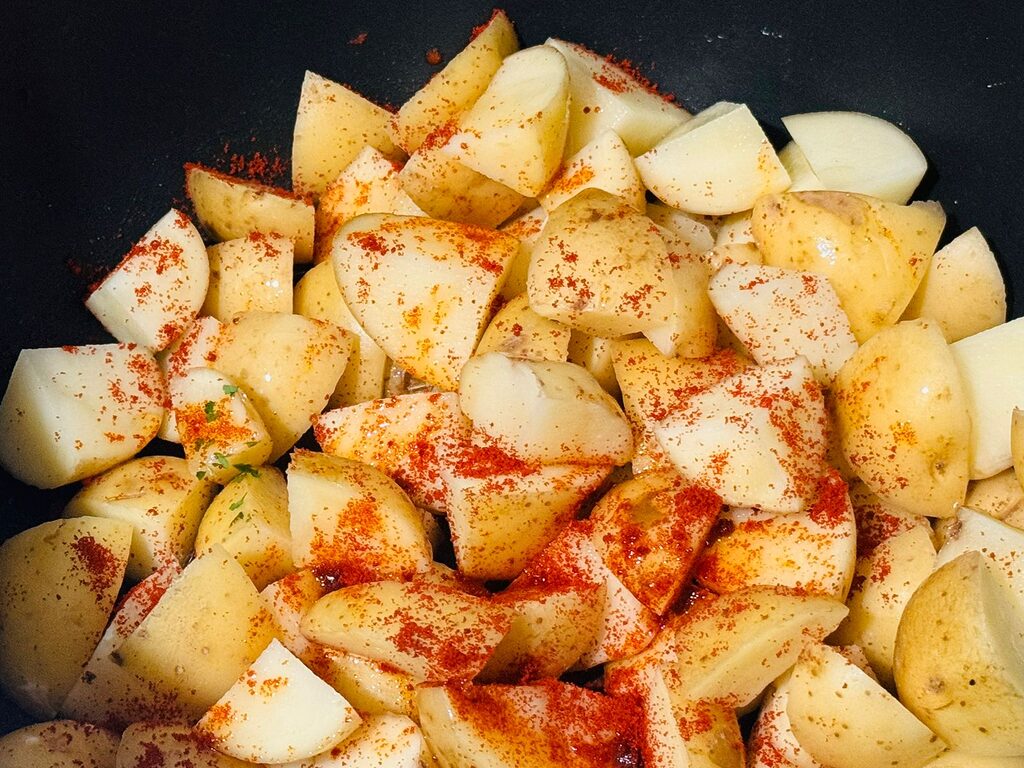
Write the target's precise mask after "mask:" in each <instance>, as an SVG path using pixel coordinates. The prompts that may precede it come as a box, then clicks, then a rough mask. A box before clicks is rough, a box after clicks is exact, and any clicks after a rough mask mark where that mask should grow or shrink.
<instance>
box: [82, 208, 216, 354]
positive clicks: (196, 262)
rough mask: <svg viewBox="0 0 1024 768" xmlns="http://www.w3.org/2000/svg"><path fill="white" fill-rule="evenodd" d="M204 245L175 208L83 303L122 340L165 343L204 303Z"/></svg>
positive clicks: (150, 344) (157, 345) (157, 346)
mask: <svg viewBox="0 0 1024 768" xmlns="http://www.w3.org/2000/svg"><path fill="white" fill-rule="evenodd" d="M205 250H206V248H205V246H204V245H203V238H202V237H201V236H200V235H199V232H198V231H197V230H196V228H195V227H194V226H193V225H192V222H191V221H189V218H188V216H186V215H185V214H183V213H182V212H181V211H177V210H174V209H173V208H172V209H171V210H170V212H169V213H167V214H166V215H164V216H163V217H162V218H161V219H160V220H159V221H157V223H156V224H154V225H153V226H152V227H151V228H150V230H149V231H148V232H146V234H145V235H143V237H142V239H141V240H139V242H137V243H136V244H135V245H134V246H133V247H132V249H131V250H130V251H129V252H128V254H127V255H126V256H125V257H124V259H123V260H122V261H121V263H120V264H118V265H117V266H116V267H115V268H114V270H113V271H112V272H111V273H110V274H109V275H107V276H106V277H105V278H104V279H103V281H102V282H101V283H100V284H99V285H98V286H97V287H96V288H95V289H94V290H93V291H92V293H90V294H89V298H87V299H86V300H85V306H86V307H88V308H89V311H90V312H92V313H93V314H94V315H96V317H97V319H98V320H99V321H100V322H101V323H103V327H104V328H106V329H107V330H108V331H110V333H111V334H112V335H113V336H114V338H115V339H117V340H118V341H122V342H131V343H134V344H140V345H141V346H144V347H148V348H149V349H151V350H153V351H154V352H156V351H159V350H161V349H164V348H166V347H167V345H169V344H170V343H171V342H172V341H174V340H175V339H176V338H178V336H180V335H181V334H182V332H183V331H184V330H185V329H186V328H187V327H188V325H189V324H190V323H191V322H192V320H194V319H195V316H196V315H197V314H198V312H199V309H200V308H201V307H202V306H203V297H204V296H205V295H206V289H207V285H208V283H209V279H210V265H209V262H208V261H207V259H206V253H205Z"/></svg>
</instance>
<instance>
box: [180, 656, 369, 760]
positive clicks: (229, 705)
mask: <svg viewBox="0 0 1024 768" xmlns="http://www.w3.org/2000/svg"><path fill="white" fill-rule="evenodd" d="M360 721H361V718H360V717H359V714H358V713H357V712H356V711H355V709H353V707H352V705H351V704H349V703H348V702H347V701H345V699H344V697H343V696H342V695H341V694H339V693H338V692H337V691H335V690H334V689H333V688H331V686H329V685H328V684H327V683H325V682H324V681H323V680H321V679H320V678H319V677H317V676H316V675H315V674H313V673H312V672H311V671H310V670H309V669H307V668H306V666H305V665H304V664H303V663H302V662H301V661H299V659H297V658H296V657H295V656H294V654H292V653H291V652H290V651H289V650H288V649H287V648H285V647H284V646H283V645H281V643H280V641H278V640H277V639H274V640H271V641H270V644H269V645H268V646H267V647H266V649H265V650H264V651H263V652H262V653H261V654H260V655H259V657H258V658H257V659H256V660H255V661H253V663H252V664H251V665H250V666H249V668H248V669H247V670H246V671H245V673H244V674H243V675H242V676H241V677H240V678H239V679H238V680H237V681H236V682H235V684H234V685H232V686H231V687H230V688H229V689H228V690H227V691H226V692H225V694H224V695H223V696H221V698H220V699H219V700H218V701H217V703H216V704H214V705H213V706H212V707H210V709H209V710H207V712H206V714H204V715H203V716H202V718H201V719H200V720H199V722H198V723H197V724H196V730H197V731H198V732H199V733H200V734H201V735H202V736H204V737H206V738H208V739H210V741H211V742H212V743H213V745H214V747H215V748H216V749H217V750H218V751H219V752H223V753H225V754H227V755H230V756H231V757H235V758H237V759H239V760H245V761H247V762H250V763H285V762H290V761H293V760H303V759H305V758H309V757H313V756H314V755H317V754H319V753H321V752H323V751H324V750H327V749H330V748H331V747H333V746H334V745H335V744H337V743H338V742H340V741H341V740H342V739H344V738H345V737H346V736H348V735H349V734H351V733H352V732H353V731H355V730H356V728H358V727H359V723H360Z"/></svg>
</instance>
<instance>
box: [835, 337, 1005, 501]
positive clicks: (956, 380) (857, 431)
mask: <svg viewBox="0 0 1024 768" xmlns="http://www.w3.org/2000/svg"><path fill="white" fill-rule="evenodd" d="M950 349H951V347H950V346H949V345H947V344H946V340H945V338H944V337H943V335H942V331H941V330H939V328H938V326H937V325H934V324H933V323H930V322H929V321H927V320H908V321H906V322H902V323H899V324H898V325H894V326H890V327H888V328H884V329H883V330H881V331H879V332H878V333H876V334H875V335H874V336H872V337H871V338H870V339H868V340H867V342H865V343H864V345H863V346H861V347H860V349H859V350H857V352H856V353H854V355H853V356H852V357H851V358H850V359H849V360H848V361H847V362H846V364H845V365H844V366H843V368H842V369H841V370H840V371H839V375H838V376H836V379H835V382H834V384H833V387H832V393H833V398H834V407H833V412H834V414H835V424H836V432H837V433H838V437H839V443H840V446H841V448H842V452H843V455H844V456H845V458H846V460H847V461H848V462H849V463H850V466H851V467H852V469H853V470H854V471H855V472H856V473H857V475H858V477H860V479H861V480H863V481H864V483H865V485H867V486H868V487H869V488H870V489H871V490H872V491H874V492H875V493H876V494H878V496H879V497H880V498H881V499H882V500H883V501H885V502H887V503H889V504H892V505H893V506H896V507H898V508H899V509H901V510H902V511H904V512H906V513H908V514H915V515H928V516H929V517H949V516H950V515H952V514H953V513H954V512H955V511H956V505H958V504H960V503H961V502H962V501H963V499H964V494H965V493H966V491H967V481H968V471H969V467H970V441H971V439H972V438H971V435H972V432H973V431H974V428H972V421H973V419H972V417H971V415H970V413H969V409H970V398H969V395H968V392H966V391H965V387H964V385H963V383H962V382H961V375H960V371H958V370H957V363H956V361H955V357H954V355H952V354H950ZM1022 392H1024V389H1022ZM975 426H976V425H975ZM1008 426H1009V415H1007V419H1006V424H1005V425H1004V429H1005V430H1006V432H1007V433H1009V429H1008Z"/></svg>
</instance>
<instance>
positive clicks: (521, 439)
mask: <svg viewBox="0 0 1024 768" xmlns="http://www.w3.org/2000/svg"><path fill="white" fill-rule="evenodd" d="M496 403H497V404H500V406H501V407H500V408H496ZM459 404H460V405H461V407H462V412H463V413H465V414H466V415H467V416H468V417H469V418H470V420H471V421H472V422H473V424H474V426H475V427H477V428H478V429H481V430H483V431H484V432H485V433H486V434H487V435H489V436H490V437H492V438H494V439H495V440H496V441H497V442H498V443H499V444H500V445H502V446H503V447H505V448H507V449H508V450H509V451H510V452H511V453H512V454H514V455H516V456H518V457H520V458H522V459H524V460H526V461H538V462H540V463H542V464H555V463H559V462H576V463H580V464H625V463H626V462H627V461H629V459H630V458H631V456H632V454H633V437H632V435H631V434H630V431H629V424H628V423H627V421H626V417H625V415H624V414H623V413H622V410H621V409H620V408H619V407H618V404H617V403H616V402H615V401H614V400H612V398H611V397H610V396H609V395H608V394H607V393H606V392H605V391H604V390H603V389H602V388H601V385H600V384H598V383H597V380H596V379H594V377H593V376H591V375H590V374H589V373H587V372H586V371H585V370H584V369H583V368H581V367H579V366H578V365H574V364H573V363H563V362H548V361H533V360H513V359H511V358H509V357H505V356H504V355H502V354H500V353H498V352H489V353H487V354H485V355H480V356H477V357H473V358H471V359H470V360H469V362H467V363H466V366H465V367H464V368H463V369H462V375H461V377H460V381H459Z"/></svg>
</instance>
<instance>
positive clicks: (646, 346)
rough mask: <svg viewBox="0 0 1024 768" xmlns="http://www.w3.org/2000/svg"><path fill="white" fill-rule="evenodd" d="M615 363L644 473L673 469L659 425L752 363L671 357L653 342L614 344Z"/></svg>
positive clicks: (725, 354) (726, 354) (636, 459)
mask: <svg viewBox="0 0 1024 768" xmlns="http://www.w3.org/2000/svg"><path fill="white" fill-rule="evenodd" d="M612 365H613V367H614V369H615V378H616V381H617V382H618V384H619V387H620V388H621V390H622V401H623V404H624V406H625V411H626V417H627V418H628V419H629V423H630V426H631V427H632V430H633V441H634V451H633V464H632V468H633V472H634V474H640V473H642V472H647V471H648V470H651V469H655V468H666V467H671V466H672V464H671V462H670V461H669V459H668V457H667V456H666V455H665V452H664V450H662V448H661V445H660V444H659V443H658V441H657V439H656V438H655V436H654V428H655V426H656V425H657V424H658V423H659V422H661V421H663V420H665V419H666V418H667V417H668V416H670V415H671V414H673V413H676V412H677V411H680V410H682V409H683V408H684V407H685V405H686V403H687V401H688V400H689V399H690V397H692V396H693V395H695V394H697V393H698V392H701V391H702V390H705V389H707V388H708V387H710V386H712V385H713V384H716V383H717V382H719V381H721V380H722V379H725V378H728V377H729V376H732V375H734V374H736V373H739V372H740V371H741V370H742V369H743V368H744V367H745V366H746V365H747V362H746V361H745V360H744V359H742V358H740V357H739V356H738V355H737V354H736V353H734V352H733V351H732V350H722V351H719V352H717V353H715V355H713V356H711V357H708V358H704V359H688V358H680V357H666V356H665V355H663V354H661V353H660V352H659V351H658V350H657V349H656V348H655V346H654V345H653V344H651V342H649V341H648V340H647V339H630V340H618V341H614V342H612Z"/></svg>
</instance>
